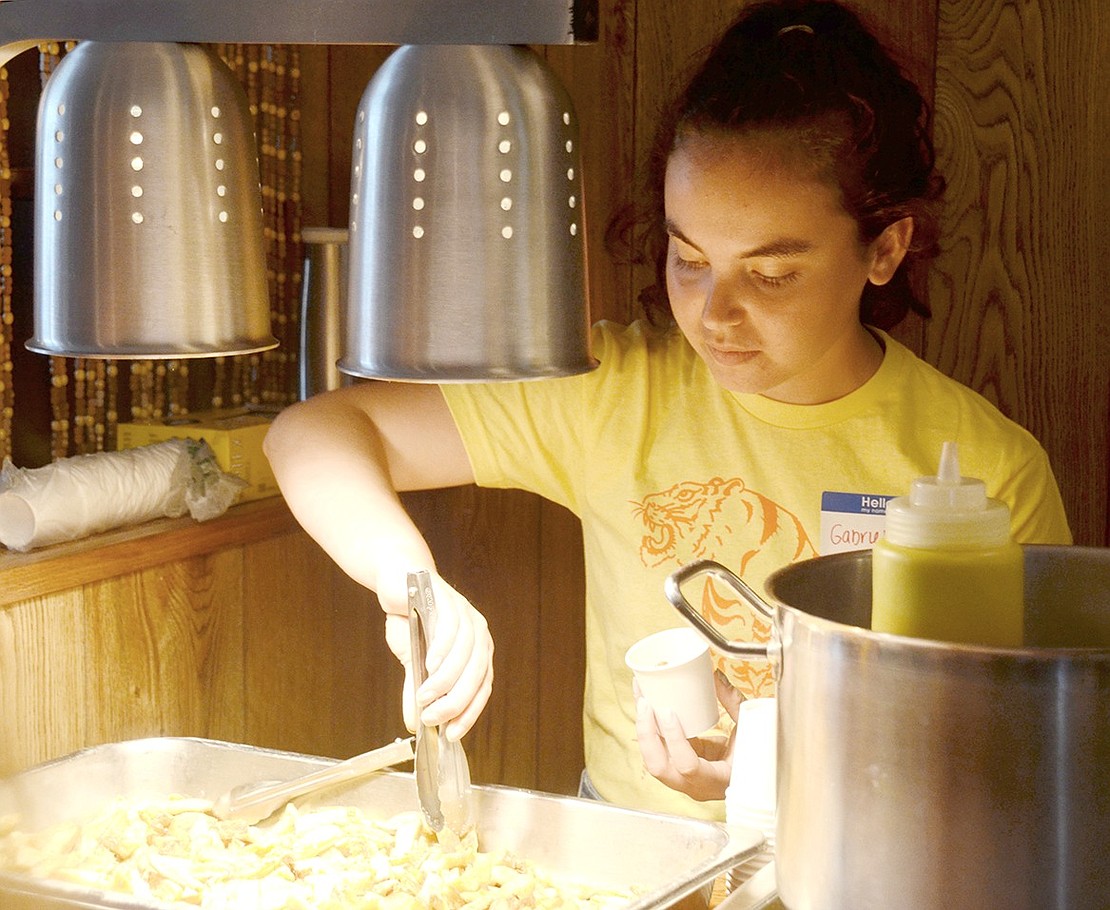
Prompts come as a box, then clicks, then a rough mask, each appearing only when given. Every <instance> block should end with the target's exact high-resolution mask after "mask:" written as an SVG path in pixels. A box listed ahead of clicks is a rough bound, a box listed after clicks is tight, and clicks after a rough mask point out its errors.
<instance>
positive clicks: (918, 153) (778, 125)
mask: <svg viewBox="0 0 1110 910" xmlns="http://www.w3.org/2000/svg"><path fill="white" fill-rule="evenodd" d="M930 130H931V116H930V111H929V109H928V106H927V105H926V104H925V101H924V99H923V98H922V96H921V93H920V92H919V91H918V89H917V87H916V86H915V85H914V84H913V82H911V81H910V80H909V79H908V78H907V77H906V76H905V75H903V73H902V71H901V69H900V68H899V66H898V64H897V63H896V62H895V61H894V60H893V59H892V58H891V56H890V55H889V54H888V53H887V52H886V51H885V50H884V48H883V47H882V45H881V44H880V42H879V41H878V39H877V38H875V36H874V35H872V34H871V32H870V31H868V30H867V28H866V27H865V26H864V25H863V23H862V22H861V21H860V19H859V18H858V17H857V16H856V15H855V13H853V12H851V11H850V10H848V9H847V8H845V7H844V6H842V5H840V4H839V3H836V2H833V0H770V2H760V3H755V4H753V5H750V6H748V7H746V8H745V9H744V11H743V12H742V13H741V14H740V16H739V17H738V18H737V19H736V20H735V21H734V22H733V23H732V25H731V26H730V27H729V28H728V29H727V30H726V31H725V33H724V34H723V35H722V37H721V38H720V40H719V41H718V42H717V43H716V45H714V47H713V48H712V49H711V50H710V51H709V53H708V56H707V58H706V59H705V61H704V63H703V64H702V65H701V67H700V68H699V69H698V71H697V72H696V73H695V75H694V76H693V78H692V79H691V80H690V81H689V83H688V84H687V86H686V88H685V90H684V91H683V92H682V93H681V94H680V95H679V96H678V98H677V99H676V100H675V102H674V104H673V105H672V107H671V108H670V110H669V111H667V112H666V113H665V114H664V116H663V119H662V122H661V124H660V127H659V129H658V132H657V134H656V141H655V144H654V146H653V151H652V155H651V158H650V160H649V162H648V168H647V173H646V177H647V181H648V186H647V191H646V193H645V196H644V198H645V200H646V204H645V205H644V207H643V208H641V209H640V210H638V211H637V210H635V209H629V210H627V211H626V212H624V213H621V214H619V215H618V216H617V217H615V218H614V219H613V221H612V222H611V223H610V226H609V231H608V234H607V240H608V242H609V245H610V248H611V249H614V250H616V249H620V248H621V247H623V248H624V249H625V250H626V252H628V253H630V254H631V255H630V256H629V257H628V258H631V260H632V261H634V262H640V263H645V262H647V263H653V264H654V267H655V283H654V284H653V285H651V286H650V287H648V288H645V289H644V290H643V291H642V292H641V294H640V302H641V305H642V306H643V309H644V313H645V315H646V317H647V318H648V320H649V321H651V322H652V323H655V324H657V325H663V324H669V323H671V322H673V316H672V314H671V309H670V303H669V301H668V300H667V292H666V255H667V235H666V230H665V227H664V217H665V215H664V207H663V181H664V177H665V174H666V167H667V160H668V158H669V157H670V155H671V152H672V151H673V150H674V149H675V147H676V146H677V145H679V144H680V143H681V141H682V137H683V136H684V135H689V134H690V133H693V132H697V133H709V134H721V135H725V136H727V135H730V134H731V135H736V134H747V133H752V132H757V131H758V132H771V133H786V134H788V135H789V137H790V139H791V140H792V142H793V143H794V144H795V146H796V147H798V148H799V149H800V150H801V151H802V155H803V158H804V159H805V160H806V161H807V162H809V163H811V164H812V165H813V172H814V174H816V175H823V174H825V175H828V177H829V178H830V179H833V180H835V181H836V182H837V183H838V184H839V186H840V191H841V201H842V203H843V205H844V208H845V210H846V211H847V212H848V213H849V214H850V215H851V216H852V217H853V218H855V220H856V222H857V223H858V225H859V231H860V240H861V242H863V243H869V242H871V241H872V240H874V239H875V238H876V237H878V236H879V234H881V233H882V232H883V230H884V229H885V228H886V227H887V226H888V225H890V224H893V223H894V222H895V221H898V220H900V219H902V218H905V217H907V216H909V217H912V218H913V220H914V231H913V241H912V244H911V247H910V249H909V251H908V252H907V255H906V259H905V260H904V261H903V264H902V265H901V266H900V267H899V269H898V270H897V272H896V273H895V275H894V277H893V278H892V279H891V281H889V282H888V283H887V284H885V285H881V286H880V285H873V284H870V283H868V285H867V286H866V288H865V289H864V292H863V296H862V298H861V301H860V319H861V321H863V322H865V323H867V324H869V325H874V326H877V327H879V328H883V329H886V328H891V327H892V326H895V325H897V324H898V323H899V322H901V321H902V319H903V318H904V317H905V315H906V313H907V312H908V311H909V310H913V311H914V312H916V313H919V314H920V315H922V316H928V315H929V309H928V307H927V305H926V304H925V303H924V302H923V301H921V300H920V299H918V297H917V295H916V293H915V292H914V290H913V288H912V287H911V283H910V280H909V277H908V271H907V270H908V268H909V267H910V264H911V263H912V262H913V261H919V260H926V259H928V258H930V257H932V256H933V255H935V254H936V241H937V230H938V229H937V209H938V204H939V200H940V197H941V195H942V194H943V192H944V180H943V178H942V177H941V176H940V175H939V174H938V173H937V172H936V170H935V154H934V151H933V143H932V139H931V136H930Z"/></svg>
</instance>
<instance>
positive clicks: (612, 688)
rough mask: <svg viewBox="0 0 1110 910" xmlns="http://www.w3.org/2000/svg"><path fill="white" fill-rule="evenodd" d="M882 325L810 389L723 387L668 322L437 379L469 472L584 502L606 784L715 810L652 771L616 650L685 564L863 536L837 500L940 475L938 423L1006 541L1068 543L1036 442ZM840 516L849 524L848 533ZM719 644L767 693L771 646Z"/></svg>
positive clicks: (794, 555)
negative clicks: (859, 360)
mask: <svg viewBox="0 0 1110 910" xmlns="http://www.w3.org/2000/svg"><path fill="white" fill-rule="evenodd" d="M877 334H878V335H879V337H881V339H882V340H883V343H884V344H885V346H886V353H885V355H884V358H883V361H882V364H881V366H880V367H879V369H878V371H877V372H876V373H875V375H874V376H873V377H872V378H871V379H870V380H869V381H868V382H867V383H865V384H864V385H863V386H862V387H861V388H859V389H857V390H856V391H854V392H852V393H851V394H849V395H847V396H845V397H843V398H841V399H838V400H836V401H832V402H828V403H826V404H819V405H789V404H783V403H781V402H775V401H771V400H769V399H766V398H762V397H760V396H758V395H742V394H736V393H733V392H729V391H726V390H724V389H722V388H721V387H720V386H719V385H718V384H717V383H716V382H715V381H714V380H713V378H712V376H711V375H710V373H709V371H708V370H707V369H706V368H705V366H704V364H703V363H702V362H701V360H700V359H699V358H698V356H697V355H696V354H695V353H694V351H693V350H692V349H691V348H690V346H689V345H688V344H687V343H686V341H685V339H684V338H683V337H682V335H681V334H680V333H679V332H678V331H677V330H672V331H670V332H666V333H659V332H656V331H654V330H652V329H650V328H648V327H647V326H646V325H644V324H641V323H635V324H633V325H631V326H628V327H624V326H617V325H615V324H611V323H599V324H598V325H596V326H595V327H594V331H593V339H592V340H593V353H594V355H595V356H596V357H597V358H598V360H599V361H600V365H599V366H598V368H597V369H596V370H595V371H593V372H592V373H587V374H584V375H580V376H572V377H565V378H559V379H549V380H534V381H529V382H512V383H490V384H478V385H471V384H461V385H451V386H444V387H443V393H444V396H445V398H446V401H447V403H448V405H449V407H450V409H451V412H452V414H453V416H454V419H455V421H456V422H457V424H458V427H459V430H460V432H461V434H462V438H463V441H464V443H465V445H466V450H467V453H468V455H469V457H470V461H471V464H472V466H473V468H474V475H475V477H476V479H477V482H478V483H479V484H480V485H482V486H488V487H502V488H507V487H511V488H519V489H525V490H531V491H533V492H536V493H538V494H540V495H542V496H545V497H547V498H548V499H551V500H553V501H554V502H557V503H560V504H562V505H564V506H566V507H567V508H569V509H570V510H571V511H572V512H574V513H575V514H576V515H578V516H579V518H580V519H581V520H582V529H583V537H584V545H585V564H586V689H585V709H584V718H583V724H584V735H585V751H586V768H587V770H588V771H589V774H590V777H591V779H592V781H593V783H594V785H595V786H596V787H597V789H598V791H599V792H600V793H601V795H602V796H604V797H605V798H606V799H607V800H609V801H612V802H615V803H618V804H622V805H627V806H632V807H636V808H644V809H652V810H656V811H664V812H676V813H680V814H685V815H691V816H698V817H709V818H718V819H719V818H723V803H722V802H719V801H718V802H709V803H699V802H696V801H694V800H691V799H689V798H688V797H686V796H684V795H682V794H680V793H677V792H675V791H673V790H671V789H669V788H668V787H666V786H665V785H663V784H661V783H659V782H658V781H656V780H655V779H654V778H652V777H651V776H650V775H649V774H648V773H647V772H646V771H645V770H644V767H643V762H642V759H641V757H640V753H639V748H638V746H637V744H636V735H635V706H634V702H633V698H632V681H631V675H630V673H629V671H628V670H627V668H626V666H625V663H624V653H625V651H626V650H627V648H628V647H629V646H630V645H631V644H633V643H634V642H635V641H636V640H638V639H639V638H641V637H643V636H644V635H646V634H648V633H650V632H653V631H656V630H659V629H664V628H669V627H672V626H676V625H681V624H682V622H683V620H682V619H681V617H680V616H679V615H678V613H677V611H676V610H675V608H674V607H673V606H671V604H670V603H669V602H668V601H667V600H666V598H665V596H664V594H663V582H664V579H665V578H666V577H667V576H668V575H669V574H670V573H672V572H673V571H674V570H675V569H677V568H678V567H679V566H681V565H684V564H687V563H689V562H691V561H693V560H696V559H702V558H708V559H715V560H717V561H718V562H721V563H723V564H724V565H726V566H728V567H729V568H731V569H732V570H733V571H734V572H736V573H737V574H738V575H740V576H741V577H743V578H744V580H745V581H746V582H747V583H748V584H749V585H750V586H751V587H752V588H754V589H755V590H756V591H758V592H762V590H763V581H764V579H765V578H766V577H767V575H769V574H770V573H771V572H773V571H774V570H776V569H779V568H781V567H783V566H785V565H787V564H789V563H792V562H796V561H798V560H802V559H809V558H810V557H813V556H818V555H825V554H826V553H827V552H831V551H832V550H834V549H837V548H840V549H843V548H844V544H843V541H844V540H845V539H846V538H847V539H848V541H849V543H850V544H851V545H852V546H854V547H855V548H856V549H858V548H859V547H860V546H861V545H862V546H866V545H868V541H869V536H868V535H869V534H873V533H874V532H873V531H872V530H869V527H871V525H869V524H868V522H871V523H872V524H873V522H874V521H875V520H876V518H875V515H874V514H872V515H867V514H865V513H866V512H867V509H863V510H862V511H861V512H859V513H858V514H857V513H855V512H854V511H853V510H852V509H851V508H849V509H848V511H847V512H845V511H843V510H844V508H845V507H844V506H843V503H844V502H845V501H846V500H857V501H864V502H868V503H871V504H872V505H875V504H876V503H877V504H878V505H877V506H875V509H872V511H875V510H876V509H877V511H878V512H879V513H881V511H882V507H883V506H884V505H885V499H886V498H889V497H891V496H899V495H903V494H905V493H906V492H908V491H909V488H910V482H911V481H912V480H913V479H914V478H916V477H921V476H924V475H927V474H935V473H936V469H937V463H938V459H939V457H940V451H941V444H942V443H943V442H945V441H948V440H955V441H956V442H957V443H958V444H959V457H960V467H961V471H962V473H963V474H964V475H965V476H969V477H979V478H981V479H983V480H984V481H985V482H986V485H987V493H988V495H989V496H993V497H997V498H999V499H1002V500H1003V501H1005V502H1006V503H1007V504H1008V505H1009V506H1010V509H1011V511H1012V527H1013V533H1014V537H1015V539H1016V540H1018V541H1019V542H1021V543H1055V544H1059V543H1070V542H1071V534H1070V532H1069V530H1068V525H1067V520H1066V517H1065V515H1064V510H1063V505H1062V503H1061V500H1060V495H1059V491H1058V489H1057V486H1056V482H1055V479H1054V478H1053V476H1052V472H1051V469H1050V467H1049V464H1048V459H1047V457H1046V455H1045V453H1044V451H1043V450H1042V448H1041V447H1040V445H1039V444H1038V443H1037V442H1036V440H1035V439H1034V438H1033V437H1032V436H1031V435H1030V434H1029V433H1028V432H1026V431H1025V430H1024V429H1022V428H1021V427H1019V426H1018V425H1017V424H1015V423H1014V422H1012V421H1010V420H1009V419H1007V418H1006V417H1005V416H1003V415H1002V414H1001V413H1000V412H999V411H998V410H997V409H996V408H995V407H994V406H993V405H991V404H990V403H989V402H988V401H986V399H984V398H982V397H981V396H980V395H978V394H976V393H975V392H973V391H971V390H970V389H968V388H966V387H964V386H962V385H960V384H959V383H957V382H955V381H954V380H952V379H950V378H948V377H946V376H944V375H943V374H941V373H940V372H938V371H937V370H935V369H934V368H933V367H931V366H929V365H928V364H926V363H925V362H924V361H922V360H920V359H919V358H917V357H915V356H914V355H913V353H912V352H911V351H909V349H907V348H905V347H904V346H903V345H901V344H899V343H898V342H896V341H894V340H893V339H892V338H890V337H889V336H888V335H885V334H883V333H877ZM823 502H824V509H823V505H822V504H823ZM838 510H840V511H838ZM823 511H824V515H823V514H822V512H823ZM878 520H879V521H880V522H881V517H880V518H879V519H878ZM853 522H855V525H854V528H855V530H854V531H853V533H854V535H855V536H854V537H853V534H852V533H850V534H847V535H845V534H844V533H843V530H844V525H845V524H847V525H849V526H853V524H852V523H853ZM477 606H478V607H479V608H480V607H481V605H480V604H479V605H477ZM700 609H701V610H702V611H703V613H705V614H706V616H707V618H708V619H709V620H710V621H711V622H712V623H714V624H715V625H716V626H717V627H718V628H719V629H720V630H721V632H722V634H724V635H725V636H726V637H727V638H729V639H731V640H753V641H766V640H767V639H768V637H769V635H770V624H769V623H768V622H767V621H766V620H765V619H764V618H763V617H762V616H760V615H759V614H756V613H754V611H752V610H751V609H750V608H748V607H747V606H746V605H743V604H741V603H740V602H739V601H738V600H737V599H736V598H735V597H734V596H731V595H730V594H729V593H728V592H727V590H722V589H721V588H720V587H719V586H716V585H715V583H714V582H713V581H708V582H706V587H705V590H704V592H703V593H702V596H701V598H700ZM714 659H715V661H716V662H717V664H718V665H719V666H723V667H724V668H725V670H726V672H727V673H728V674H729V676H730V678H731V679H732V681H733V682H734V684H736V685H737V686H738V687H739V688H740V689H741V690H742V691H743V692H744V693H745V694H746V695H749V696H759V695H770V694H773V679H772V676H771V670H770V668H769V667H768V665H767V663H766V661H762V660H743V661H732V660H726V659H724V658H722V657H721V656H720V655H717V654H715V655H714Z"/></svg>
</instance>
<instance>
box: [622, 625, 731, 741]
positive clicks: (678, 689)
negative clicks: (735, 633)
mask: <svg viewBox="0 0 1110 910" xmlns="http://www.w3.org/2000/svg"><path fill="white" fill-rule="evenodd" d="M624 659H625V663H626V664H628V668H629V669H630V670H631V671H632V673H633V675H634V676H635V677H636V681H637V682H638V683H639V685H640V691H641V692H642V693H643V695H644V698H646V699H647V700H648V703H649V704H650V705H651V707H652V708H653V709H654V711H655V713H656V714H657V715H662V714H664V713H665V712H667V711H674V713H675V714H676V715H678V719H679V721H680V722H681V724H682V729H683V731H684V732H685V733H686V736H687V738H690V737H694V736H698V735H700V734H702V733H704V732H705V731H706V730H708V729H709V728H710V727H712V726H714V725H715V724H716V723H717V721H718V720H719V719H720V709H719V708H718V707H717V692H716V689H715V688H714V685H713V661H712V660H711V659H710V657H709V645H708V644H707V643H706V641H705V639H703V638H702V637H701V636H700V635H699V634H698V633H697V632H696V631H694V629H693V628H691V627H690V626H683V627H681V628H677V629H664V630H663V631H662V632H656V633H654V634H653V635H649V636H647V638H642V639H640V640H639V641H638V642H636V644H634V645H633V646H632V647H631V648H629V649H628V651H627V652H626V653H625V657H624Z"/></svg>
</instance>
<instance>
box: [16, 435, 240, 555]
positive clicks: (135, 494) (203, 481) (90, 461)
mask: <svg viewBox="0 0 1110 910" xmlns="http://www.w3.org/2000/svg"><path fill="white" fill-rule="evenodd" d="M246 485H247V484H246V483H245V481H243V480H241V479H240V478H238V477H235V476H234V475H231V474H227V473H225V472H224V471H222V470H220V467H219V465H218V464H217V463H216V456H215V454H214V453H213V452H212V449H211V448H210V447H209V445H208V444H207V443H206V442H204V441H203V440H196V439H169V440H166V441H165V442H159V443H155V444H153V445H147V446H140V447H138V448H134V449H127V450H125V451H122V452H98V453H96V454H94V455H75V456H73V457H71V458H63V459H60V460H59V461H55V462H53V463H52V464H48V465H44V466H43V467H41V468H18V467H16V466H15V465H14V464H12V462H11V459H10V458H5V459H4V465H3V469H2V470H0V543H2V544H3V545H4V546H6V547H8V548H9V549H12V550H31V549H34V548H35V547H44V546H49V545H50V544H55V543H61V542H63V541H67V540H77V539H80V538H82V537H88V536H89V535H91V534H96V533H99V532H101V531H107V530H111V529H113V528H121V527H128V526H130V525H135V524H141V523H142V522H145V521H150V520H152V519H155V518H177V517H180V516H182V515H184V514H186V513H188V514H189V515H191V516H192V517H193V518H194V519H196V520H197V521H206V520H207V519H210V518H215V517H216V516H217V515H222V514H223V513H224V512H225V511H227V509H228V508H229V507H230V506H231V505H232V504H233V503H234V502H235V500H236V498H238V496H239V493H240V491H241V490H242V489H243V488H244V487H245V486H246Z"/></svg>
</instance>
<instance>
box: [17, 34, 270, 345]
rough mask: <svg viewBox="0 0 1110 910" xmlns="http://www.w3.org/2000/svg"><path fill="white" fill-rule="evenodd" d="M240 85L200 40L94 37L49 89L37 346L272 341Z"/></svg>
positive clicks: (39, 206)
mask: <svg viewBox="0 0 1110 910" xmlns="http://www.w3.org/2000/svg"><path fill="white" fill-rule="evenodd" d="M251 122H252V121H251V117H250V112H249V110H248V104H247V100H246V96H245V94H244V92H243V89H242V87H241V86H240V85H239V83H238V82H237V81H236V79H235V77H234V75H233V74H232V73H231V71H230V70H229V69H228V68H227V66H226V65H225V64H224V63H223V62H222V61H221V60H220V59H219V57H217V56H216V55H215V54H214V53H212V52H211V51H210V50H208V49H206V48H204V47H201V46H200V45H187V44H176V43H149V42H120V43H113V42H98V41H86V42H83V43H81V44H79V45H78V46H77V47H76V48H75V49H74V50H72V51H71V52H70V53H68V54H67V55H66V56H65V57H64V58H63V59H62V61H61V63H60V64H59V65H58V67H57V68H56V70H55V71H54V73H53V74H52V76H51V77H50V79H49V80H48V81H47V83H46V86H45V88H44V91H43V96H42V99H41V101H40V105H39V113H38V138H37V147H36V168H35V175H36V176H35V181H36V186H35V260H36V268H35V303H34V326H35V329H34V337H33V338H32V339H31V340H30V341H28V342H27V347H28V348H29V349H30V350H32V351H37V352H40V353H43V354H57V355H65V356H75V357H76V356H80V357H103V358H140V359H145V358H175V359H176V358H187V357H204V356H213V355H221V354H243V353H250V352H254V351H261V350H266V349H268V348H272V347H275V346H276V344H277V341H276V339H275V338H274V337H273V336H272V334H271V332H270V304H269V297H268V293H267V287H266V259H265V248H264V243H263V232H262V197H261V189H260V186H259V177H258V158H257V150H256V145H255V139H254V134H253V130H252V127H251Z"/></svg>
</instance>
